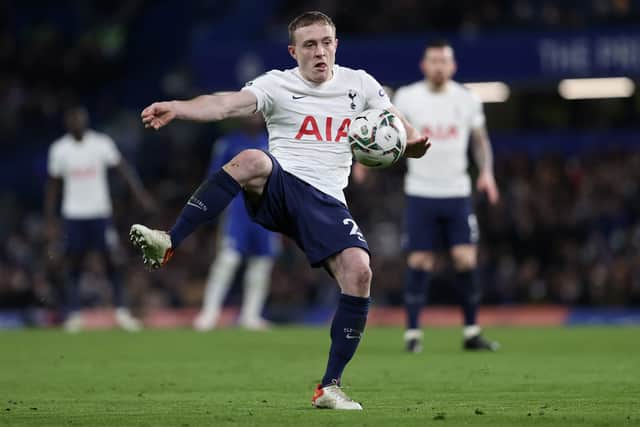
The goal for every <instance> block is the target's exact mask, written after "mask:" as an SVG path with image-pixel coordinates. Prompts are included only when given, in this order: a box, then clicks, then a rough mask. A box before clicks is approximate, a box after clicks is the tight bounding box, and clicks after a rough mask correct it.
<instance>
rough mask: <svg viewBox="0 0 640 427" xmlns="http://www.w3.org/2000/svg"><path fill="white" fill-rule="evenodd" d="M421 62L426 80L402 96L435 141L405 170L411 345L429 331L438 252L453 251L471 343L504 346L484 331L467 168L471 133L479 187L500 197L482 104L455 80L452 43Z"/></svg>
mask: <svg viewBox="0 0 640 427" xmlns="http://www.w3.org/2000/svg"><path fill="white" fill-rule="evenodd" d="M420 68H421V71H422V73H423V74H424V76H425V79H424V80H421V81H418V82H416V83H413V84H411V85H408V86H405V87H401V88H399V89H398V91H397V92H396V95H395V97H394V103H395V105H396V106H397V108H398V109H399V110H400V111H402V113H403V114H404V115H405V116H406V118H407V120H409V122H411V123H412V124H413V125H414V126H415V127H416V128H418V129H420V130H421V131H422V132H423V133H424V134H426V135H428V136H429V138H430V140H431V141H432V142H433V147H432V148H431V152H430V153H429V156H426V157H423V158H421V159H409V160H408V161H407V173H406V176H405V193H406V208H405V227H406V229H405V233H404V239H405V242H404V243H405V245H406V249H407V250H408V258H407V265H408V268H407V274H406V283H405V305H406V310H407V319H408V321H407V330H406V332H405V335H404V338H405V344H406V349H407V350H408V351H410V352H420V351H421V350H422V337H423V334H422V330H421V329H420V325H419V323H418V321H419V317H420V311H421V309H422V307H423V305H424V302H425V295H426V293H427V288H428V283H429V279H430V277H431V274H432V271H433V267H434V252H436V251H437V250H440V249H446V250H447V251H448V252H449V254H450V255H451V259H452V262H453V267H454V270H455V271H456V274H455V276H456V288H457V290H458V292H459V294H460V296H461V303H462V309H463V313H464V325H465V326H464V330H463V335H464V340H463V347H464V348H465V349H467V350H496V349H497V348H498V344H497V343H495V342H491V341H488V340H486V339H484V338H483V337H482V335H481V333H480V332H481V331H480V327H479V326H478V322H477V312H478V305H479V303H480V292H479V289H478V287H477V284H476V280H475V277H474V276H475V271H476V264H477V239H478V229H477V222H476V217H475V215H474V213H473V209H472V206H471V197H470V196H471V180H470V177H469V175H468V173H467V148H468V144H469V135H471V143H472V147H471V148H472V153H473V157H474V160H475V163H476V165H477V167H478V178H477V181H476V189H477V190H478V191H482V192H486V194H487V197H488V200H489V202H490V203H491V204H495V203H497V202H498V199H499V192H498V188H497V186H496V182H495V179H494V176H493V160H492V152H491V144H490V142H489V137H488V135H487V130H486V128H485V117H484V113H483V111H482V104H481V102H480V100H479V99H477V98H476V97H475V96H474V95H473V94H471V92H469V91H468V90H467V89H465V88H464V87H463V86H462V85H460V84H459V83H456V82H455V81H453V80H451V77H452V76H453V74H454V73H455V71H456V62H455V59H454V54H453V49H452V48H451V46H450V45H449V44H448V43H447V42H440V41H439V42H434V43H431V44H429V45H428V46H427V47H426V49H425V51H424V56H423V58H422V62H421V64H420Z"/></svg>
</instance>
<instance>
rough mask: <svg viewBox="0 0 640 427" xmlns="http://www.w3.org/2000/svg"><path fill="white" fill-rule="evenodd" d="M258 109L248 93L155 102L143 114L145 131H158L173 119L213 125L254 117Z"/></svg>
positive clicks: (254, 100)
mask: <svg viewBox="0 0 640 427" xmlns="http://www.w3.org/2000/svg"><path fill="white" fill-rule="evenodd" d="M257 105H258V100H257V98H256V96H255V95H254V94H253V93H251V92H249V91H247V90H241V91H238V92H224V93H220V94H212V95H201V96H198V97H196V98H193V99H191V100H188V101H165V102H154V103H153V104H151V105H149V106H148V107H147V108H145V109H144V110H142V113H141V114H140V116H141V117H142V123H144V127H146V128H153V129H156V130H158V129H160V128H161V127H163V126H166V125H167V124H169V123H170V122H171V121H172V120H173V119H181V120H191V121H197V122H215V121H218V120H223V119H226V118H228V117H242V116H249V115H251V114H253V113H254V112H255V111H256V109H257Z"/></svg>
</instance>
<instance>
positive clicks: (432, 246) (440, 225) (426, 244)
mask: <svg viewBox="0 0 640 427" xmlns="http://www.w3.org/2000/svg"><path fill="white" fill-rule="evenodd" d="M402 240H403V247H404V249H405V250H407V251H409V252H412V251H437V250H442V249H449V248H451V247H452V246H455V245H461V244H468V243H476V242H477V241H478V225H477V221H476V217H475V215H474V213H473V208H472V205H471V198H470V197H451V198H429V197H415V196H407V198H406V206H405V215H404V233H403V239H402Z"/></svg>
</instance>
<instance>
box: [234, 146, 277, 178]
mask: <svg viewBox="0 0 640 427" xmlns="http://www.w3.org/2000/svg"><path fill="white" fill-rule="evenodd" d="M241 154H244V155H245V157H246V170H247V172H248V173H249V175H250V176H251V177H253V178H260V177H264V176H267V175H269V173H271V159H270V158H269V156H267V155H266V154H265V153H264V152H263V151H261V150H254V149H249V150H245V151H243V152H242V153H241Z"/></svg>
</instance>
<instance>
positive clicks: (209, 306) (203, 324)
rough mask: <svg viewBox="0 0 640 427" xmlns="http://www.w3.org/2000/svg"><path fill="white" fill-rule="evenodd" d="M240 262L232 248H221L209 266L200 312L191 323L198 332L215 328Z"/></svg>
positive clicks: (237, 254)
mask: <svg viewBox="0 0 640 427" xmlns="http://www.w3.org/2000/svg"><path fill="white" fill-rule="evenodd" d="M240 261H242V256H241V255H240V254H239V253H238V252H237V251H235V250H234V249H232V248H229V247H226V246H223V247H222V249H221V250H220V253H219V254H218V255H217V256H216V260H215V261H214V262H213V264H211V268H210V269H209V276H208V277H207V287H206V289H205V291H204V301H203V305H202V310H201V311H200V313H199V314H198V316H197V317H196V319H195V320H194V322H193V327H194V328H195V329H197V330H199V331H210V330H211V329H213V328H215V326H216V323H217V322H218V317H219V316H220V311H221V310H222V304H223V302H224V298H225V296H226V295H227V292H228V291H229V286H231V282H232V281H233V277H234V276H235V274H236V271H237V270H238V266H239V265H240Z"/></svg>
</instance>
